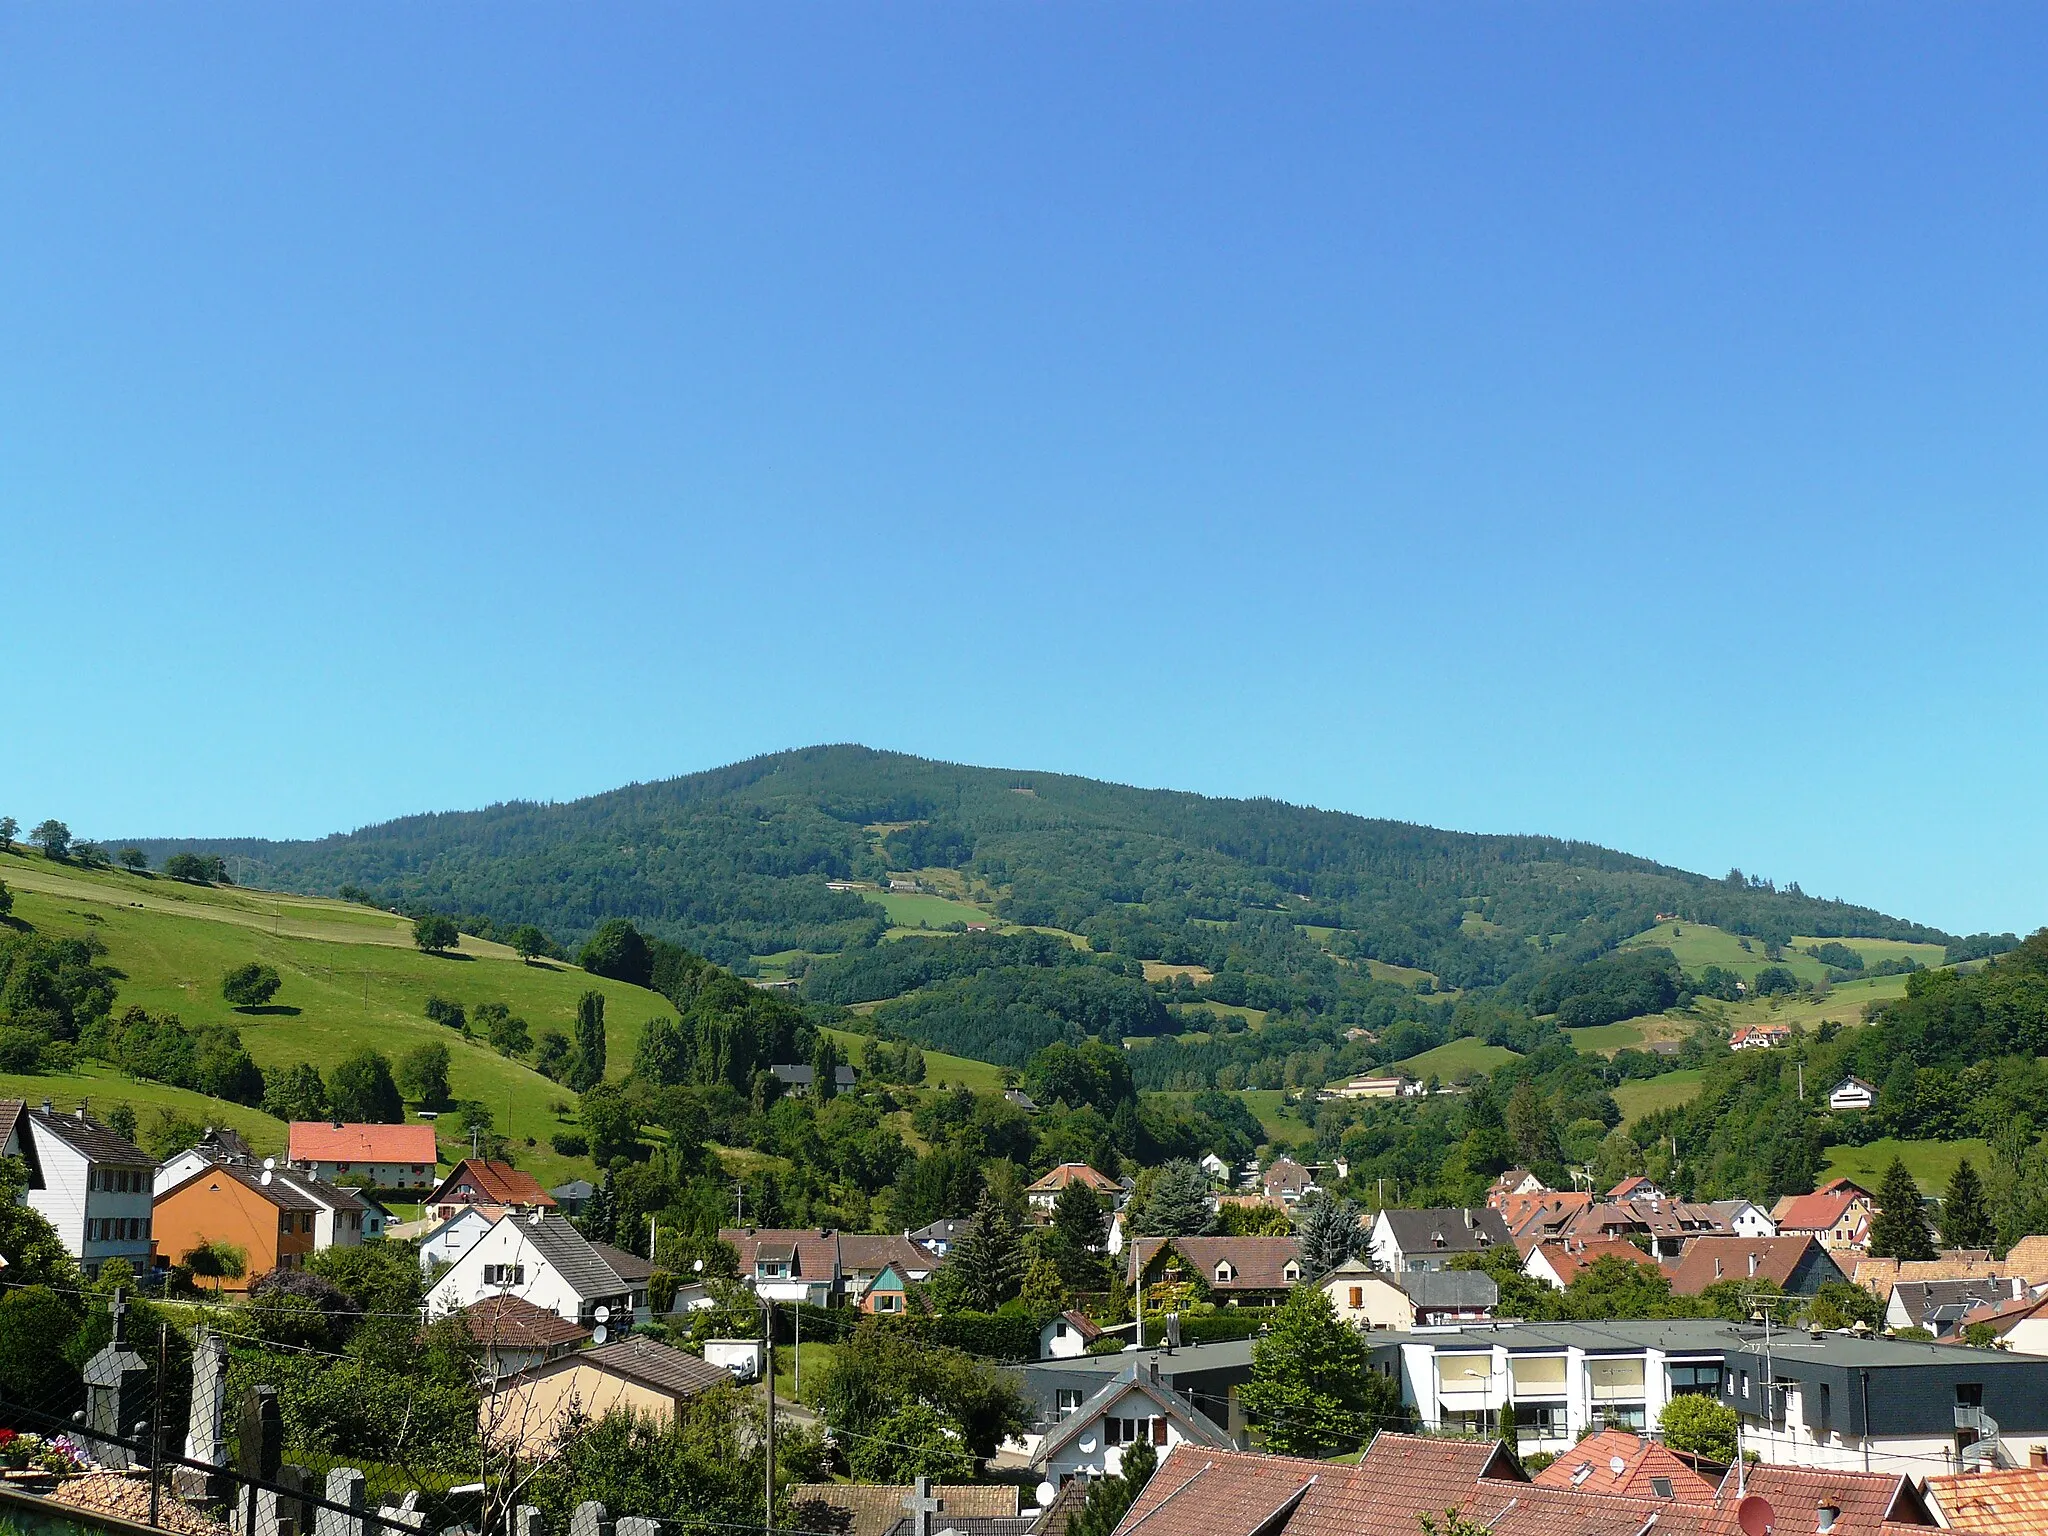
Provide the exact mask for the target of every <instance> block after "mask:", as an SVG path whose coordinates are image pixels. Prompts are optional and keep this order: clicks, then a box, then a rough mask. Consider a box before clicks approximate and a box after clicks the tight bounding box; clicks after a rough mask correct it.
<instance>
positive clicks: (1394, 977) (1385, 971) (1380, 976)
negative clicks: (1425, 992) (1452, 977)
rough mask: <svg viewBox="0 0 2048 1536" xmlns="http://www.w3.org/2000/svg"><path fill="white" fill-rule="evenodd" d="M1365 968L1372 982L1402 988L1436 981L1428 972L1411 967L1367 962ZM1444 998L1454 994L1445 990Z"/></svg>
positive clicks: (1372, 961)
mask: <svg viewBox="0 0 2048 1536" xmlns="http://www.w3.org/2000/svg"><path fill="white" fill-rule="evenodd" d="M1365 968H1366V970H1367V971H1368V972H1370V973H1371V975H1372V979H1373V980H1374V981H1391V982H1397V983H1399V984H1400V985H1401V986H1404V987H1413V986H1414V985H1415V984H1416V983H1417V982H1418V981H1428V982H1434V981H1435V980H1436V977H1434V976H1433V975H1431V974H1430V973H1429V972H1428V971H1419V970H1417V969H1416V968H1415V967H1414V966H1412V965H1389V964H1387V962H1386V961H1384V960H1368V961H1366V962H1365ZM1444 996H1446V997H1453V996H1456V993H1455V992H1453V991H1450V990H1446V991H1445V993H1444Z"/></svg>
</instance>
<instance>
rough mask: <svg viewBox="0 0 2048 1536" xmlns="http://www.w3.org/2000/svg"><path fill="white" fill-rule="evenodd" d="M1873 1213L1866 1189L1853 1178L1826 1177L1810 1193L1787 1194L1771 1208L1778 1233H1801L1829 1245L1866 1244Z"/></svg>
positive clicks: (1874, 1209)
mask: <svg viewBox="0 0 2048 1536" xmlns="http://www.w3.org/2000/svg"><path fill="white" fill-rule="evenodd" d="M1876 1214H1877V1204H1876V1201H1875V1199H1874V1198H1873V1197H1872V1195H1871V1193H1870V1191H1869V1190H1867V1189H1865V1188H1864V1187H1863V1186H1862V1185H1860V1184H1858V1183H1856V1182H1855V1181H1854V1180H1853V1179H1830V1180H1828V1181H1827V1183H1825V1184H1823V1185H1821V1187H1820V1188H1819V1189H1816V1190H1815V1191H1814V1192H1813V1193H1812V1194H1810V1195H1787V1196H1785V1197H1784V1198H1783V1199H1782V1200H1780V1201H1779V1202H1778V1203H1777V1204H1776V1205H1775V1206H1773V1207H1772V1208H1771V1219H1772V1220H1773V1221H1775V1222H1777V1224H1778V1231H1779V1233H1780V1234H1781V1235H1783V1236H1786V1237H1792V1236H1796V1235H1798V1234H1800V1233H1805V1234H1807V1235H1808V1236H1811V1237H1817V1238H1819V1239H1820V1242H1821V1245H1822V1246H1823V1247H1825V1248H1829V1249H1847V1248H1856V1249H1861V1248H1863V1247H1864V1246H1866V1245H1867V1244H1868V1243H1869V1241H1870V1221H1871V1218H1872V1217H1873V1216H1875V1215H1876Z"/></svg>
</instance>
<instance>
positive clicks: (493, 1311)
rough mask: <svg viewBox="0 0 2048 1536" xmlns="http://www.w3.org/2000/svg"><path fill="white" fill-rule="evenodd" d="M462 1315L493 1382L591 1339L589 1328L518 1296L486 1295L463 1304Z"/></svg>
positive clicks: (551, 1358) (531, 1367)
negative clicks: (466, 1304)
mask: <svg viewBox="0 0 2048 1536" xmlns="http://www.w3.org/2000/svg"><path fill="white" fill-rule="evenodd" d="M461 1316H462V1323H463V1326H464V1327H465V1328H467V1329H468V1330H469V1336H470V1337H471V1338H472V1339H474V1340H475V1341H476V1343H477V1345H478V1347H479V1348H481V1349H482V1350H483V1352H484V1363H485V1365H486V1366H487V1367H488V1368H489V1370H490V1373H491V1379H492V1380H494V1381H502V1380H503V1379H504V1378H505V1377H507V1376H516V1375H518V1374H519V1373H520V1372H521V1371H530V1370H532V1369H533V1368H534V1367H535V1366H537V1365H545V1364H546V1363H547V1362H548V1361H550V1360H553V1359H556V1358H558V1357H560V1356H562V1355H566V1354H567V1353H569V1351H570V1350H572V1349H576V1348H578V1347H580V1346H581V1345H582V1344H584V1343H585V1342H587V1341H588V1340H589V1338H590V1330H589V1329H588V1328H585V1327H583V1326H582V1325H581V1324H579V1323H572V1322H569V1321H567V1320H566V1319H564V1318H560V1317H557V1316H555V1314H554V1313H552V1312H544V1311H542V1310H541V1309H540V1308H539V1307H536V1306H535V1305H534V1304H533V1303H532V1302H530V1301H522V1300H521V1299H520V1298H519V1297H517V1296H504V1295H499V1296H486V1297H484V1298H483V1300H481V1301H474V1302H471V1303H470V1304H469V1305H468V1306H466V1307H464V1308H463V1309H462V1313H461Z"/></svg>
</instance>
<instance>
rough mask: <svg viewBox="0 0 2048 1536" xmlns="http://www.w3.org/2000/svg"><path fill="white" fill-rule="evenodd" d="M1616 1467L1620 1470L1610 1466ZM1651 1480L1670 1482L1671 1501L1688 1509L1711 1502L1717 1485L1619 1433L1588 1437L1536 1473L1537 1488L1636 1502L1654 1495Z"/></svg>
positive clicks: (1653, 1445) (1659, 1449)
mask: <svg viewBox="0 0 2048 1536" xmlns="http://www.w3.org/2000/svg"><path fill="white" fill-rule="evenodd" d="M1617 1461H1618V1462H1620V1463H1621V1471H1620V1472H1618V1473H1617V1472H1616V1471H1615V1470H1614V1463H1616V1462H1617ZM1653 1477H1663V1478H1669V1479H1670V1480H1671V1492H1672V1497H1673V1498H1677V1499H1682V1500H1684V1501H1685V1502H1686V1503H1688V1504H1705V1503H1711V1502H1713V1498H1714V1491H1715V1489H1717V1488H1718V1487H1719V1486H1720V1485H1719V1484H1718V1483H1716V1482H1715V1481H1714V1480H1713V1479H1711V1478H1706V1477H1702V1476H1700V1474H1699V1473H1697V1472H1695V1471H1694V1470H1693V1469H1692V1468H1691V1467H1689V1466H1687V1465H1686V1464H1685V1463H1684V1462H1682V1461H1680V1460H1679V1459H1678V1458H1677V1457H1676V1456H1674V1455H1672V1454H1671V1452H1670V1451H1669V1450H1667V1449H1665V1448H1664V1447H1663V1446H1661V1445H1659V1444H1658V1443H1657V1442H1656V1441H1654V1440H1645V1439H1644V1438H1643V1437H1642V1436H1641V1435H1632V1434H1630V1433H1629V1432H1628V1431H1627V1430H1625V1429H1603V1430H1601V1431H1600V1433H1599V1434H1597V1435H1588V1436H1587V1437H1586V1438H1585V1439H1583V1440H1581V1441H1580V1442H1579V1443H1578V1444H1577V1445H1575V1446H1573V1447H1572V1448H1571V1449H1570V1450H1568V1451H1566V1452H1565V1453H1564V1454H1563V1455H1562V1456H1560V1457H1558V1458H1557V1460H1555V1461H1553V1462H1552V1463H1551V1464H1550V1465H1549V1466H1547V1467H1545V1468H1544V1469H1543V1470H1542V1471H1541V1472H1538V1473H1537V1474H1536V1485H1537V1486H1538V1487H1539V1488H1582V1489H1584V1490H1585V1491H1586V1492H1587V1493H1625V1494H1630V1495H1633V1496H1634V1497H1636V1498H1639V1499H1651V1498H1657V1497H1659V1496H1660V1495H1659V1494H1658V1493H1657V1492H1656V1490H1655V1489H1654V1488H1652V1487H1651V1485H1650V1479H1651V1478H1653Z"/></svg>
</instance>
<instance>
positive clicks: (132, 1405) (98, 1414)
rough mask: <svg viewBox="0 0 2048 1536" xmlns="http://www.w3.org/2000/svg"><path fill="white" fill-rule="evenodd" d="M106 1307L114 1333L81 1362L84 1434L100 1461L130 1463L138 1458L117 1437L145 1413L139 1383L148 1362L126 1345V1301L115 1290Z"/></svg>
mask: <svg viewBox="0 0 2048 1536" xmlns="http://www.w3.org/2000/svg"><path fill="white" fill-rule="evenodd" d="M108 1310H110V1311H111V1312H112V1313H113V1315H114V1336H113V1338H112V1339H110V1340H108V1342H107V1347H106V1348H105V1349H103V1350H101V1351H100V1352H99V1353H98V1354H96V1355H94V1356H93V1357H92V1358H91V1359H90V1360H88V1361H86V1362H85V1427H86V1431H87V1434H86V1436H85V1438H86V1440H87V1441H88V1449H90V1450H91V1452H92V1455H93V1459H94V1460H96V1461H98V1462H99V1463H100V1465H102V1466H106V1467H132V1466H134V1465H135V1464H136V1462H137V1460H138V1458H137V1457H136V1455H135V1454H134V1453H133V1452H132V1451H130V1450H129V1449H128V1447H127V1446H125V1445H122V1444H119V1443H118V1438H119V1437H120V1436H122V1435H125V1434H130V1433H132V1431H133V1429H134V1425H135V1421H136V1420H137V1419H138V1418H147V1417H148V1414H147V1412H145V1410H144V1406H143V1401H142V1384H143V1382H144V1381H145V1380H146V1379H147V1378H148V1376H149V1362H148V1361H146V1360H144V1359H143V1358H142V1356H140V1355H138V1354H136V1353H135V1351H134V1350H132V1349H130V1348H129V1347H128V1333H127V1326H126V1324H127V1316H128V1303H127V1302H126V1301H125V1300H123V1299H122V1296H121V1293H120V1292H119V1291H115V1292H114V1300H113V1304H112V1305H111V1307H110V1308H109V1309H108ZM109 1436H111V1437H115V1438H111V1439H110V1438H107V1437H109Z"/></svg>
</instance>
